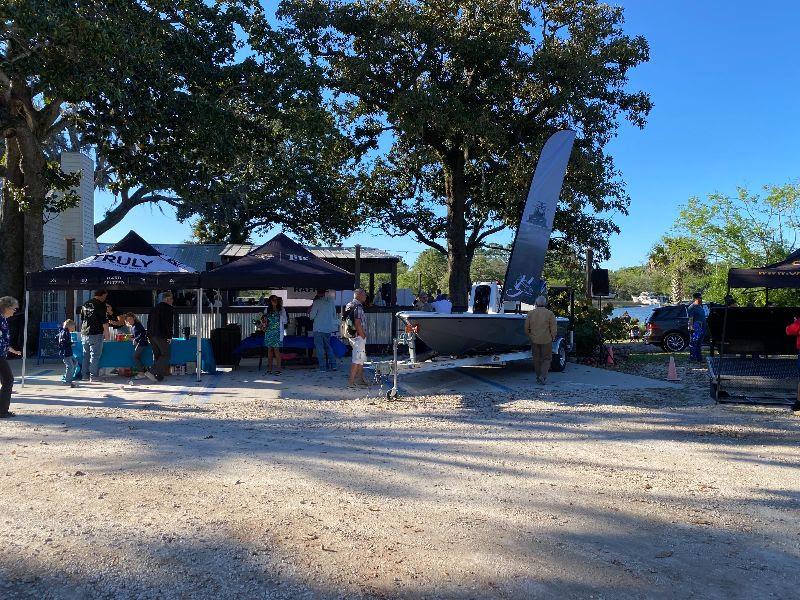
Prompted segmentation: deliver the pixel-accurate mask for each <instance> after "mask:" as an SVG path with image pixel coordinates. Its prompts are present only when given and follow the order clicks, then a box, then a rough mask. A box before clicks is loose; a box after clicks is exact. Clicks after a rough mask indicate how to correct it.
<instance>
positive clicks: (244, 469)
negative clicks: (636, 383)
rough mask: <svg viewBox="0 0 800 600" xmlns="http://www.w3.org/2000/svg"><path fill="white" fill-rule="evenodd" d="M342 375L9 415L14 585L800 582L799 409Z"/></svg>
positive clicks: (248, 587)
mask: <svg viewBox="0 0 800 600" xmlns="http://www.w3.org/2000/svg"><path fill="white" fill-rule="evenodd" d="M444 376H445V377H446V376H447V375H444ZM493 376H494V375H493ZM496 376H497V377H502V375H496ZM323 377H324V376H320V375H318V374H316V373H313V374H312V373H310V372H308V371H286V372H284V374H283V375H282V376H281V378H280V379H281V381H280V382H277V381H275V380H273V379H269V378H266V377H265V376H258V375H255V374H253V373H252V372H249V371H248V370H247V369H243V370H241V371H238V372H235V373H233V374H224V375H220V376H217V377H215V378H206V379H205V380H204V383H203V384H202V386H201V387H200V388H196V387H194V386H193V384H192V383H191V381H190V379H189V378H183V379H178V380H176V381H174V382H172V383H171V384H170V385H169V386H155V385H152V386H151V385H138V386H136V387H121V386H119V385H117V384H115V383H112V382H109V383H103V384H96V385H92V386H89V385H86V386H83V387H81V388H80V389H78V390H77V391H74V392H73V391H71V390H68V389H65V388H62V387H60V386H57V385H56V384H55V382H54V381H53V380H52V378H47V377H43V378H41V379H39V380H34V381H33V385H32V386H29V387H27V388H26V390H25V392H24V393H23V394H19V395H17V396H16V397H15V399H14V402H15V405H14V406H13V407H12V409H16V410H17V412H18V414H19V417H18V418H16V419H11V420H8V421H2V422H0V505H2V507H3V508H2V511H0V512H1V514H0V547H2V552H0V597H2V598H64V599H80V598H159V599H162V598H163V599H171V598H526V599H527V598H720V599H722V598H725V599H730V598H797V597H798V590H800V517H798V515H800V448H798V442H800V417H795V416H792V415H791V414H790V413H789V412H788V411H787V410H785V409H768V408H742V407H733V406H714V405H712V404H710V402H709V401H708V400H707V398H706V397H705V394H704V390H703V391H701V390H698V389H695V388H693V387H691V386H689V387H679V388H676V389H674V390H673V389H666V390H664V389H659V390H634V391H619V390H613V389H593V388H591V387H588V386H587V387H585V388H583V389H574V390H558V389H554V388H549V389H548V388H544V389H542V388H534V387H530V386H527V387H526V386H519V385H517V386H516V388H515V390H514V391H513V392H504V391H497V392H490V391H480V392H475V393H467V394H449V395H440V396H428V397H422V396H420V397H413V398H404V399H402V400H401V401H397V402H393V403H387V402H386V401H384V400H382V399H380V398H378V397H377V393H376V394H374V395H373V397H362V398H359V397H356V394H355V393H349V392H341V391H340V390H339V388H340V386H341V384H342V378H343V375H341V374H339V375H338V376H337V377H336V378H335V379H328V378H323ZM305 392H308V393H307V394H306V393H305ZM310 398H313V399H310Z"/></svg>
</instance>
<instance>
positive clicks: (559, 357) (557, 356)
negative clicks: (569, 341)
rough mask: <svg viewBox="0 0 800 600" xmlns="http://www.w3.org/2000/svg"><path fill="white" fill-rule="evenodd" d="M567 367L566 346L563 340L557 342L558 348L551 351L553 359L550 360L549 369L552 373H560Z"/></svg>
mask: <svg viewBox="0 0 800 600" xmlns="http://www.w3.org/2000/svg"><path fill="white" fill-rule="evenodd" d="M566 368H567V347H566V344H564V340H561V341H559V342H558V350H556V351H555V352H553V360H552V361H551V362H550V370H551V371H552V372H554V373H561V372H562V371H563V370H564V369H566Z"/></svg>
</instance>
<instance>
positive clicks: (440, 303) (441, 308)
mask: <svg viewBox="0 0 800 600" xmlns="http://www.w3.org/2000/svg"><path fill="white" fill-rule="evenodd" d="M431 305H432V306H433V308H434V310H435V311H436V312H437V313H444V314H446V315H449V314H450V313H451V312H453V303H452V302H450V299H449V298H448V297H447V294H442V297H441V298H440V299H439V300H437V301H436V302H433V303H432V304H431Z"/></svg>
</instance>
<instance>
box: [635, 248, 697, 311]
mask: <svg viewBox="0 0 800 600" xmlns="http://www.w3.org/2000/svg"><path fill="white" fill-rule="evenodd" d="M648 266H649V267H650V270H651V271H662V272H664V273H666V274H667V275H668V276H669V277H670V283H671V290H672V293H671V299H672V301H673V302H680V301H681V300H684V299H686V296H687V291H686V287H685V286H686V277H687V276H688V275H693V274H701V273H704V272H705V271H706V270H707V269H708V267H709V263H708V257H707V255H706V251H705V249H704V248H703V246H702V245H701V244H700V243H699V242H698V241H697V240H696V239H694V238H691V237H687V236H676V237H670V236H664V237H663V238H661V241H660V242H659V243H658V244H656V245H655V246H653V249H652V250H650V254H649V256H648Z"/></svg>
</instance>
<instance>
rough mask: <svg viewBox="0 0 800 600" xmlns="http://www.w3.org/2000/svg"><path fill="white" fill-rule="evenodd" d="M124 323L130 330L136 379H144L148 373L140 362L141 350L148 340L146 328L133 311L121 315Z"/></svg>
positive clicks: (147, 343) (144, 347) (142, 350)
mask: <svg viewBox="0 0 800 600" xmlns="http://www.w3.org/2000/svg"><path fill="white" fill-rule="evenodd" d="M122 318H123V319H124V321H125V324H126V325H127V326H128V328H129V329H130V330H131V335H133V366H134V367H136V370H137V371H139V372H138V373H137V374H136V379H144V378H145V377H147V376H148V375H147V374H148V370H147V368H146V367H145V366H144V364H143V363H142V352H144V351H145V349H146V348H147V346H149V342H148V341H147V330H146V329H145V328H144V325H142V322H141V321H140V320H139V319H137V318H136V315H135V314H133V313H125V315H123V317H122Z"/></svg>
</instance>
